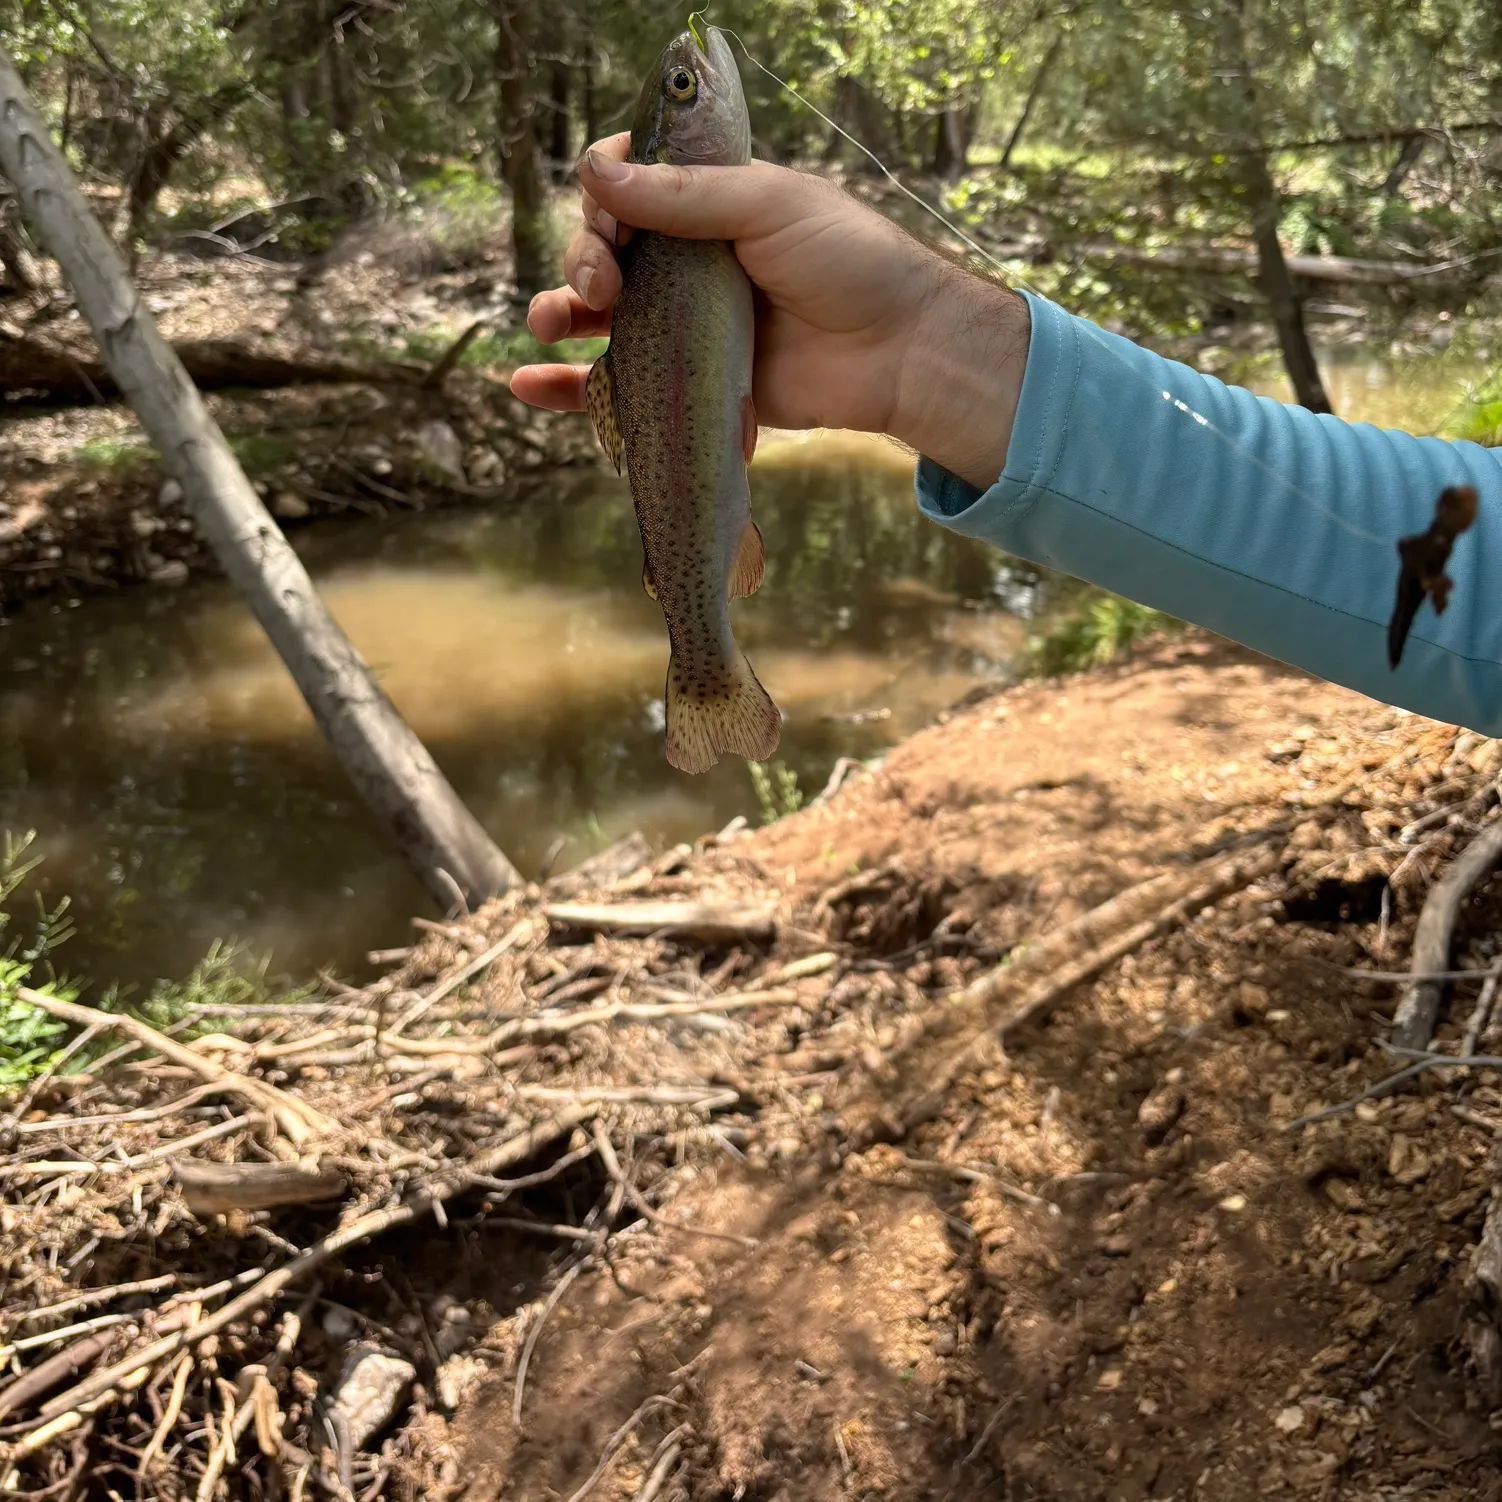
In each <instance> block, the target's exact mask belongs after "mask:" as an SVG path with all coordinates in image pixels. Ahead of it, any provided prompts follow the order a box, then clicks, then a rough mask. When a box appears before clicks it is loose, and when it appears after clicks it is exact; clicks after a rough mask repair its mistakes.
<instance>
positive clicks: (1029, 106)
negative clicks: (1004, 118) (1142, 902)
mask: <svg viewBox="0 0 1502 1502" xmlns="http://www.w3.org/2000/svg"><path fill="white" fill-rule="evenodd" d="M1063 45H1064V33H1063V32H1060V33H1059V34H1058V35H1057V36H1056V37H1055V38H1054V39H1053V41H1052V42H1050V43H1049V46H1048V51H1047V52H1045V53H1044V54H1043V61H1042V62H1041V63H1039V64H1038V71H1037V72H1036V73H1035V74H1033V81H1032V83H1030V84H1029V85H1028V88H1027V98H1026V99H1024V100H1023V101H1022V113H1021V114H1020V115H1018V116H1017V123H1016V124H1015V125H1014V126H1013V127H1012V131H1011V134H1010V135H1009V136H1008V137H1007V143H1006V145H1005V146H1003V147H1002V148H1001V159H1000V161H998V162H997V164H996V165H997V166H998V167H1000V168H1001V169H1002V171H1005V170H1006V168H1007V166H1008V165H1009V164H1010V162H1011V160H1012V153H1013V152H1014V151H1016V149H1017V146H1018V144H1019V143H1020V142H1021V140H1022V133H1023V131H1025V130H1026V129H1027V122H1028V121H1029V120H1030V119H1031V118H1032V113H1033V107H1034V106H1035V105H1036V104H1037V102H1038V101H1039V99H1041V98H1042V97H1043V90H1044V87H1045V86H1046V85H1047V83H1048V79H1049V74H1050V71H1051V70H1052V68H1053V62H1054V59H1055V58H1056V57H1057V56H1058V55H1059V49H1060V48H1061V47H1062V46H1063Z"/></svg>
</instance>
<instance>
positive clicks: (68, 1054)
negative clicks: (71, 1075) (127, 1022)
mask: <svg viewBox="0 0 1502 1502" xmlns="http://www.w3.org/2000/svg"><path fill="white" fill-rule="evenodd" d="M103 1031H104V1024H103V1023H102V1022H96V1023H95V1024H94V1025H93V1026H92V1027H86V1028H85V1029H84V1030H83V1031H82V1032H81V1033H80V1034H79V1035H78V1036H77V1037H76V1038H75V1039H74V1040H73V1041H72V1042H71V1043H70V1044H68V1046H67V1047H66V1048H65V1049H63V1051H62V1052H61V1053H57V1054H54V1055H53V1056H52V1058H51V1059H49V1060H48V1061H47V1067H46V1068H45V1069H44V1070H43V1071H42V1072H41V1073H40V1074H39V1075H38V1076H37V1077H36V1078H35V1079H34V1080H33V1081H32V1082H31V1083H30V1084H29V1085H28V1086H27V1087H26V1093H25V1094H24V1095H23V1096H22V1097H21V1098H20V1100H18V1101H17V1102H16V1105H15V1109H14V1111H13V1112H12V1113H11V1116H12V1119H13V1120H14V1121H16V1122H17V1123H18V1126H19V1122H20V1119H21V1117H23V1116H24V1115H25V1114H26V1113H27V1111H29V1110H30V1109H31V1103H32V1101H34V1100H35V1099H36V1098H37V1094H38V1092H40V1090H41V1088H42V1086H43V1085H45V1084H46V1083H47V1081H48V1080H50V1079H51V1078H52V1077H53V1076H54V1075H55V1074H56V1073H57V1072H58V1070H60V1069H61V1068H62V1067H63V1065H64V1064H66V1063H67V1062H68V1060H69V1059H71V1058H73V1057H74V1055H75V1054H78V1053H81V1052H82V1051H83V1050H84V1049H85V1048H87V1047H88V1046H89V1044H90V1043H92V1042H93V1041H94V1039H95V1038H97V1037H98V1036H99V1034H100V1033H101V1032H103ZM21 1129H22V1130H24V1128H21Z"/></svg>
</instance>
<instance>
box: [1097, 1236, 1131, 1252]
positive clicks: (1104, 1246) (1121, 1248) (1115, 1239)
mask: <svg viewBox="0 0 1502 1502" xmlns="http://www.w3.org/2000/svg"><path fill="white" fill-rule="evenodd" d="M1100 1250H1101V1253H1102V1255H1103V1256H1106V1257H1130V1256H1131V1255H1132V1238H1131V1237H1130V1236H1128V1235H1127V1234H1126V1232H1125V1231H1118V1232H1117V1233H1116V1234H1115V1235H1114V1236H1105V1237H1102V1238H1101V1241H1100Z"/></svg>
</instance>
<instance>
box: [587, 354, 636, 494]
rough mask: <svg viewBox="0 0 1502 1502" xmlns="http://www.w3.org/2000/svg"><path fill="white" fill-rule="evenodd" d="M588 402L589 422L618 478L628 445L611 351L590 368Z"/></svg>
mask: <svg viewBox="0 0 1502 1502" xmlns="http://www.w3.org/2000/svg"><path fill="white" fill-rule="evenodd" d="M584 399H585V402H586V404H587V405H588V407H589V420H590V422H591V423H593V424H594V430H595V437H596V438H598V439H599V440H600V447H601V448H602V449H604V450H605V457H606V458H607V459H609V460H610V462H611V463H612V464H613V465H615V472H616V474H620V472H621V455H622V453H623V452H624V450H625V446H626V445H625V443H624V441H623V440H622V438H621V425H620V423H619V421H618V420H617V419H616V413H615V376H614V374H613V372H612V368H611V364H610V351H609V350H608V349H607V350H606V351H605V353H604V354H603V355H601V356H600V358H599V359H598V360H596V361H595V363H594V364H593V365H591V366H590V368H589V379H588V381H586V382H585V384H584Z"/></svg>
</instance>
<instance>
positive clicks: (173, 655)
mask: <svg viewBox="0 0 1502 1502" xmlns="http://www.w3.org/2000/svg"><path fill="white" fill-rule="evenodd" d="M767 450H768V452H767V456H766V458H765V460H759V461H758V463H757V466H756V474H755V478H754V489H755V496H756V509H757V516H758V519H759V521H760V523H761V526H762V529H763V532H764V534H765V537H766V541H767V555H768V556H767V575H766V582H765V584H764V585H763V587H762V589H761V591H760V592H759V593H758V594H757V595H756V596H755V597H754V598H753V599H750V600H747V601H744V602H740V603H739V604H738V605H737V607H736V612H735V618H736V631H737V635H738V637H739V639H740V641H741V642H742V644H743V645H744V646H745V647H746V649H747V651H748V652H749V654H750V655H751V657H752V660H753V662H754V663H755V664H756V667H757V671H758V673H759V675H760V676H761V678H762V680H763V682H764V683H765V684H766V685H767V687H768V689H769V690H770V691H771V693H772V694H773V696H774V697H775V698H776V700H777V702H778V703H779V705H780V706H781V707H782V709H783V711H784V714H785V716H786V725H785V728H784V733H783V742H782V746H781V749H780V751H779V753H778V756H779V759H780V760H781V761H782V762H783V763H784V764H785V765H786V766H787V767H788V768H790V769H791V770H792V771H793V772H794V773H795V774H796V775H797V778H798V782H799V786H800V788H801V789H803V790H804V792H805V793H806V794H807V793H811V792H817V791H818V789H819V787H820V786H822V784H823V782H824V780H825V779H826V778H827V776H828V774H829V772H830V770H831V768H832V767H833V765H834V763H835V761H836V760H837V759H838V758H839V757H840V756H860V757H867V756H871V755H873V754H875V753H877V752H878V751H879V750H880V749H881V748H882V747H883V746H885V745H887V744H890V743H891V742H892V741H893V740H895V739H897V738H899V737H901V736H903V735H905V734H907V733H909V732H910V731H912V730H913V729H915V728H917V727H918V726H919V725H921V724H923V723H925V722H926V721H928V720H930V719H931V718H932V717H933V715H934V714H935V713H936V712H937V711H939V710H940V709H942V708H944V707H945V706H946V705H948V704H950V703H952V702H953V701H954V700H956V699H958V698H959V697H961V696H962V695H963V694H964V693H965V692H966V691H967V690H968V689H969V688H971V687H973V686H974V685H975V684H976V683H978V682H979V681H981V680H983V679H994V678H996V677H998V676H1001V675H1004V674H1006V673H1007V672H1008V671H1009V668H1010V665H1011V664H1012V662H1013V659H1014V658H1015V656H1016V654H1017V653H1018V651H1019V650H1020V649H1021V647H1022V645H1023V641H1024V635H1025V629H1024V626H1023V624H1022V619H1021V617H1023V616H1025V615H1026V614H1027V613H1028V611H1029V607H1030V604H1031V602H1032V601H1033V600H1034V598H1035V596H1036V583H1037V576H1036V574H1035V573H1033V572H1032V571H1029V570H1026V569H1023V568H1020V567H1018V566H1016V565H1015V564H1013V563H1012V562H1011V561H1010V560H1008V559H1006V558H1004V557H1003V556H1002V555H1000V554H998V553H996V552H995V551H994V550H991V549H987V548H985V547H983V546H981V545H979V544H974V543H970V542H968V541H967V540H965V539H962V538H958V537H955V536H953V535H951V534H948V533H945V532H943V531H942V530H940V529H939V528H936V527H933V526H931V525H929V524H928V523H926V522H924V521H923V520H922V519H921V518H920V517H919V516H918V515H917V513H916V511H915V509H914V506H913V500H912V471H911V461H910V460H909V459H908V458H907V457H906V456H905V455H903V454H902V453H901V451H899V450H897V449H896V448H895V447H892V446H888V445H882V444H874V445H873V444H871V443H865V444H855V443H851V442H847V441H845V440H842V439H841V438H840V437H838V436H837V435H820V436H819V437H818V438H815V439H812V440H808V439H805V440H802V441H788V442H784V443H782V444H777V443H775V442H774V443H769V444H767ZM294 537H295V541H296V545H297V548H298V551H299V552H300V553H301V555H302V556H303V558H304V560H305V561H306V563H307V564H308V566H309V568H310V569H311V571H312V572H313V574H314V576H315V578H316V579H317V581H318V583H319V586H320V589H321V590H322V592H323V594H324V596H325V598H326V599H327V601H328V604H329V606H330V608H331V609H332V611H333V613H334V615H335V616H336V617H337V618H338V620H339V621H340V623H341V624H342V625H343V626H344V628H345V629H346V631H348V633H349V634H350V636H351V637H352V639H353V640H354V641H355V643H356V644H357V645H358V647H359V648H360V650H361V651H362V652H363V653H364V655H365V657H366V659H367V660H368V661H369V662H370V663H371V664H372V665H373V667H374V668H375V670H376V672H377V674H378V676H379V678H380V681H381V683H382V684H383V686H384V687H385V689H386V690H387V692H388V693H390V695H391V696H392V698H393V699H394V701H395V702H396V704H397V705H398V706H399V708H400V709H401V711H402V713H403V714H404V715H405V717H406V718H407V720H408V721H409V722H410V723H411V724H412V726H413V728H414V729H415V730H416V731H417V733H418V735H419V736H420V737H421V738H422V739H423V741H424V742H425V743H426V744H427V745H428V746H429V748H430V749H431V750H432V752H433V754H434V756H435V757H436V758H437V760H438V762H439V764H440V765H441V766H442V768H443V769H444V771H445V772H446V773H447V775H448V776H449V777H450V779H451V780H452V781H453V783H454V784H455V786H456V787H457V789H458V790H459V793H460V795H461V796H462V797H463V798H464V799H465V800H466V802H467V803H468V804H469V806H470V807H471V808H472V809H473V810H474V811H475V813H476V815H477V816H478V817H479V818H480V819H481V820H482V822H483V823H484V824H485V825H486V827H487V828H488V829H490V830H491V831H492V832H493V833H494V834H495V835H496V837H497V839H498V840H499V841H500V843H501V844H502V846H503V848H504V849H505V850H506V851H507V853H508V854H509V855H510V856H511V858H512V859H513V860H514V861H515V862H516V863H517V864H518V865H519V866H520V867H521V868H522V870H523V871H524V872H526V873H527V874H529V875H532V874H535V873H536V872H538V870H539V869H540V868H541V866H542V864H543V862H544V861H545V860H546V859H547V857H548V854H549V852H550V850H552V848H553V846H554V844H555V842H556V841H559V840H562V842H563V843H562V845H561V848H560V849H559V850H558V851H557V852H556V856H555V862H556V863H555V867H554V868H555V869H562V868H563V867H566V866H567V865H569V864H571V863H573V862H576V861H578V860H579V859H582V858H583V857H584V856H585V855H587V854H589V853H590V852H591V851H593V850H594V849H596V848H598V847H599V846H600V845H601V844H602V843H603V842H605V841H607V840H609V839H611V838H613V837H615V836H618V835H620V834H623V833H627V832H629V831H630V830H632V829H641V830H643V831H645V832H646V833H647V834H648V836H649V837H650V838H652V839H653V840H654V841H657V842H663V843H666V842H671V841H673V840H676V839H683V838H692V837H694V836H696V835H699V834H701V833H703V832H704V831H706V830H710V829H714V828H718V827H721V826H723V825H724V824H725V823H727V822H728V821H729V820H730V819H732V818H733V817H734V816H735V815H737V814H744V815H746V816H747V817H749V818H751V819H752V820H757V819H759V818H760V809H759V805H758V801H757V797H756V794H755V791H754V789H753V786H752V782H751V778H750V775H749V773H748V769H747V767H746V765H745V763H744V762H741V761H739V760H737V759H733V758H732V759H727V760H725V761H723V762H722V763H721V764H720V765H719V766H718V767H716V768H715V769H714V770H713V771H712V772H710V773H709V774H707V775H705V776H702V777H696V778H689V777H686V776H684V775H683V774H681V773H678V772H675V771H674V770H673V769H672V768H671V767H669V766H668V765H667V763H666V762H665V761H664V759H663V753H662V688H663V679H664V674H665V670H666V665H667V644H666V638H665V634H664V632H663V629H662V617H661V614H660V612H659V611H658V608H657V606H656V605H654V604H653V602H652V601H650V600H649V599H647V598H646V596H645V594H644V593H643V592H642V588H641V584H640V577H641V543H640V539H639V537H638V535H637V532H636V525H635V519H634V516H633V514H632V510H631V503H630V497H629V494H628V492H627V490H626V487H625V485H624V484H623V483H622V482H621V481H619V480H617V479H616V478H615V477H614V476H613V475H609V476H607V475H603V474H599V473H595V472H587V473H585V472H577V473H571V472H564V473H561V474H558V475H555V476H553V477H551V478H550V479H548V480H547V481H546V482H543V483H538V484H534V485H532V486H530V487H529V488H527V489H524V490H522V491H520V492H519V493H518V494H517V495H516V496H515V498H514V499H513V500H512V501H511V502H510V503H509V504H507V505H506V506H505V507H504V508H501V509H497V510H493V511H484V512H480V511H473V510H466V511H452V510H449V511H433V512H425V513H420V514H413V513H407V514H403V515H400V516H393V517H390V518H387V519H384V520H370V519H366V520H361V521H358V522H333V523H327V524H317V525H314V526H311V527H308V528H304V529H302V530H300V531H298V532H297V533H296V534H294ZM0 654H3V655H0V829H9V830H12V831H20V830H27V829H35V830H37V831H39V832H40V838H39V842H38V848H39V850H40V851H41V852H42V853H43V855H44V856H45V860H44V864H43V866H42V867H41V871H40V873H39V875H40V879H41V884H42V890H43V893H44V895H45V896H47V897H48V898H49V899H51V898H53V897H55V896H57V895H61V894H63V893H66V894H68V895H69V896H70V898H71V901H72V904H73V911H74V915H75V919H76V923H77V928H78V933H77V936H76V937H75V938H74V939H73V940H72V941H70V943H69V945H68V947H67V949H66V950H65V951H63V952H62V954H60V956H59V959H60V960H64V959H65V960H66V962H67V964H68V965H69V967H70V968H72V969H73V970H75V971H76V972H78V973H82V974H87V975H89V976H90V977H92V978H93V979H94V980H95V981H96V982H106V981H110V980H119V981H123V982H126V983H137V984H139V983H143V982H149V981H150V980H152V979H154V978H156V977H160V976H173V975H181V974H183V973H185V972H186V971H187V970H188V969H190V968H191V967H192V965H193V964H194V963H195V961H196V960H198V959H199V958H201V957H202V955H203V954H204V953H205V951H206V949H207V947H208V946H209V945H210V943H211V942H212V941H214V940H215V939H216V938H234V939H238V940H240V941H242V942H243V943H244V944H245V945H246V946H247V948H248V949H249V951H251V952H252V953H254V954H257V955H264V954H267V953H269V954H270V955H271V958H272V968H273V970H274V971H276V972H285V973H289V974H295V975H305V974H308V973H310V972H311V971H312V970H313V969H314V968H316V967H318V966H323V965H332V966H334V967H336V968H337V969H339V970H340V971H341V972H342V973H345V974H356V973H359V970H360V967H361V964H362V957H363V955H364V953H365V951H366V950H367V949H369V948H371V947H373V946H374V947H381V946H385V945H393V944H400V943H403V942H405V941H406V937H407V935H408V934H409V933H410V929H409V927H408V919H409V916H410V915H411V914H413V913H422V912H427V911H429V907H428V903H427V902H426V900H425V898H424V896H423V894H422V892H421V891H420V889H419V888H418V887H417V885H416V883H415V882H414V881H413V879H412V878H411V877H410V876H409V874H408V873H407V871H406V869H405V868H404V866H403V865H402V863H401V862H400V861H399V860H398V859H396V858H394V857H393V855H392V853H391V850H390V849H389V847H388V844H387V842H386V840H385V838H384V837H383V835H382V833H381V831H380V829H379V828H378V827H376V826H375V824H374V822H373V821H372V820H371V818H370V817H369V816H368V815H367V814H366V812H365V810H364V807H363V805H361V804H360V802H359V800H358V799H357V798H356V797H355V796H354V794H353V793H352V791H351V789H350V788H349V786H348V784H347V783H346V782H345V780H344V777H343V775H342V773H341V772H340V770H339V768H338V767H337V765H336V764H335V763H334V761H333V759H332V757H331V756H330V754H329V752H328V751H327V749H326V747H325V746H324V744H323V742H322V740H321V738H320V737H319V735H318V733H317V731H316V730H315V728H314V726H313V723H312V720H311V717H310V716H309V715H308V713H307V710H306V708H305V707H304V705H303V704H302V702H301V700H300V699H299V698H298V696H297V695H296V693H295V691H294V690H293V689H292V687H291V685H290V683H289V681H288V680H287V678H286V675H285V673H284V672H283V670H282V669H281V667H280V665H279V663H278V662H277V661H276V659H275V657H274V656H273V655H272V653H271V651H270V649H269V648H268V647H267V646H266V644H265V642H264V640H263V639H262V637H261V634H260V632H259V630H258V628H257V627H256V625H255V623H254V622H253V620H252V619H251V617H250V615H249V613H248V612H247V611H246V609H245V608H244V606H243V605H242V604H241V603H240V602H239V600H238V598H237V597H236V596H235V595H234V594H233V592H232V591H231V590H230V588H229V586H228V585H226V584H224V583H222V582H219V581H200V582H196V583H193V584H190V585H188V586H186V587H184V588H182V589H179V590H165V591H164V590H144V589H141V590H130V591H126V592H122V593H121V594H119V595H115V596H106V597H95V598H90V599H87V600H83V601H78V602H62V603H60V604H57V605H51V606H43V607H35V608H33V609H31V610H28V611H26V612H23V613H22V614H21V615H19V616H18V617H17V618H16V619H14V620H13V621H11V622H10V624H9V625H7V626H6V627H5V628H4V631H3V633H0Z"/></svg>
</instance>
